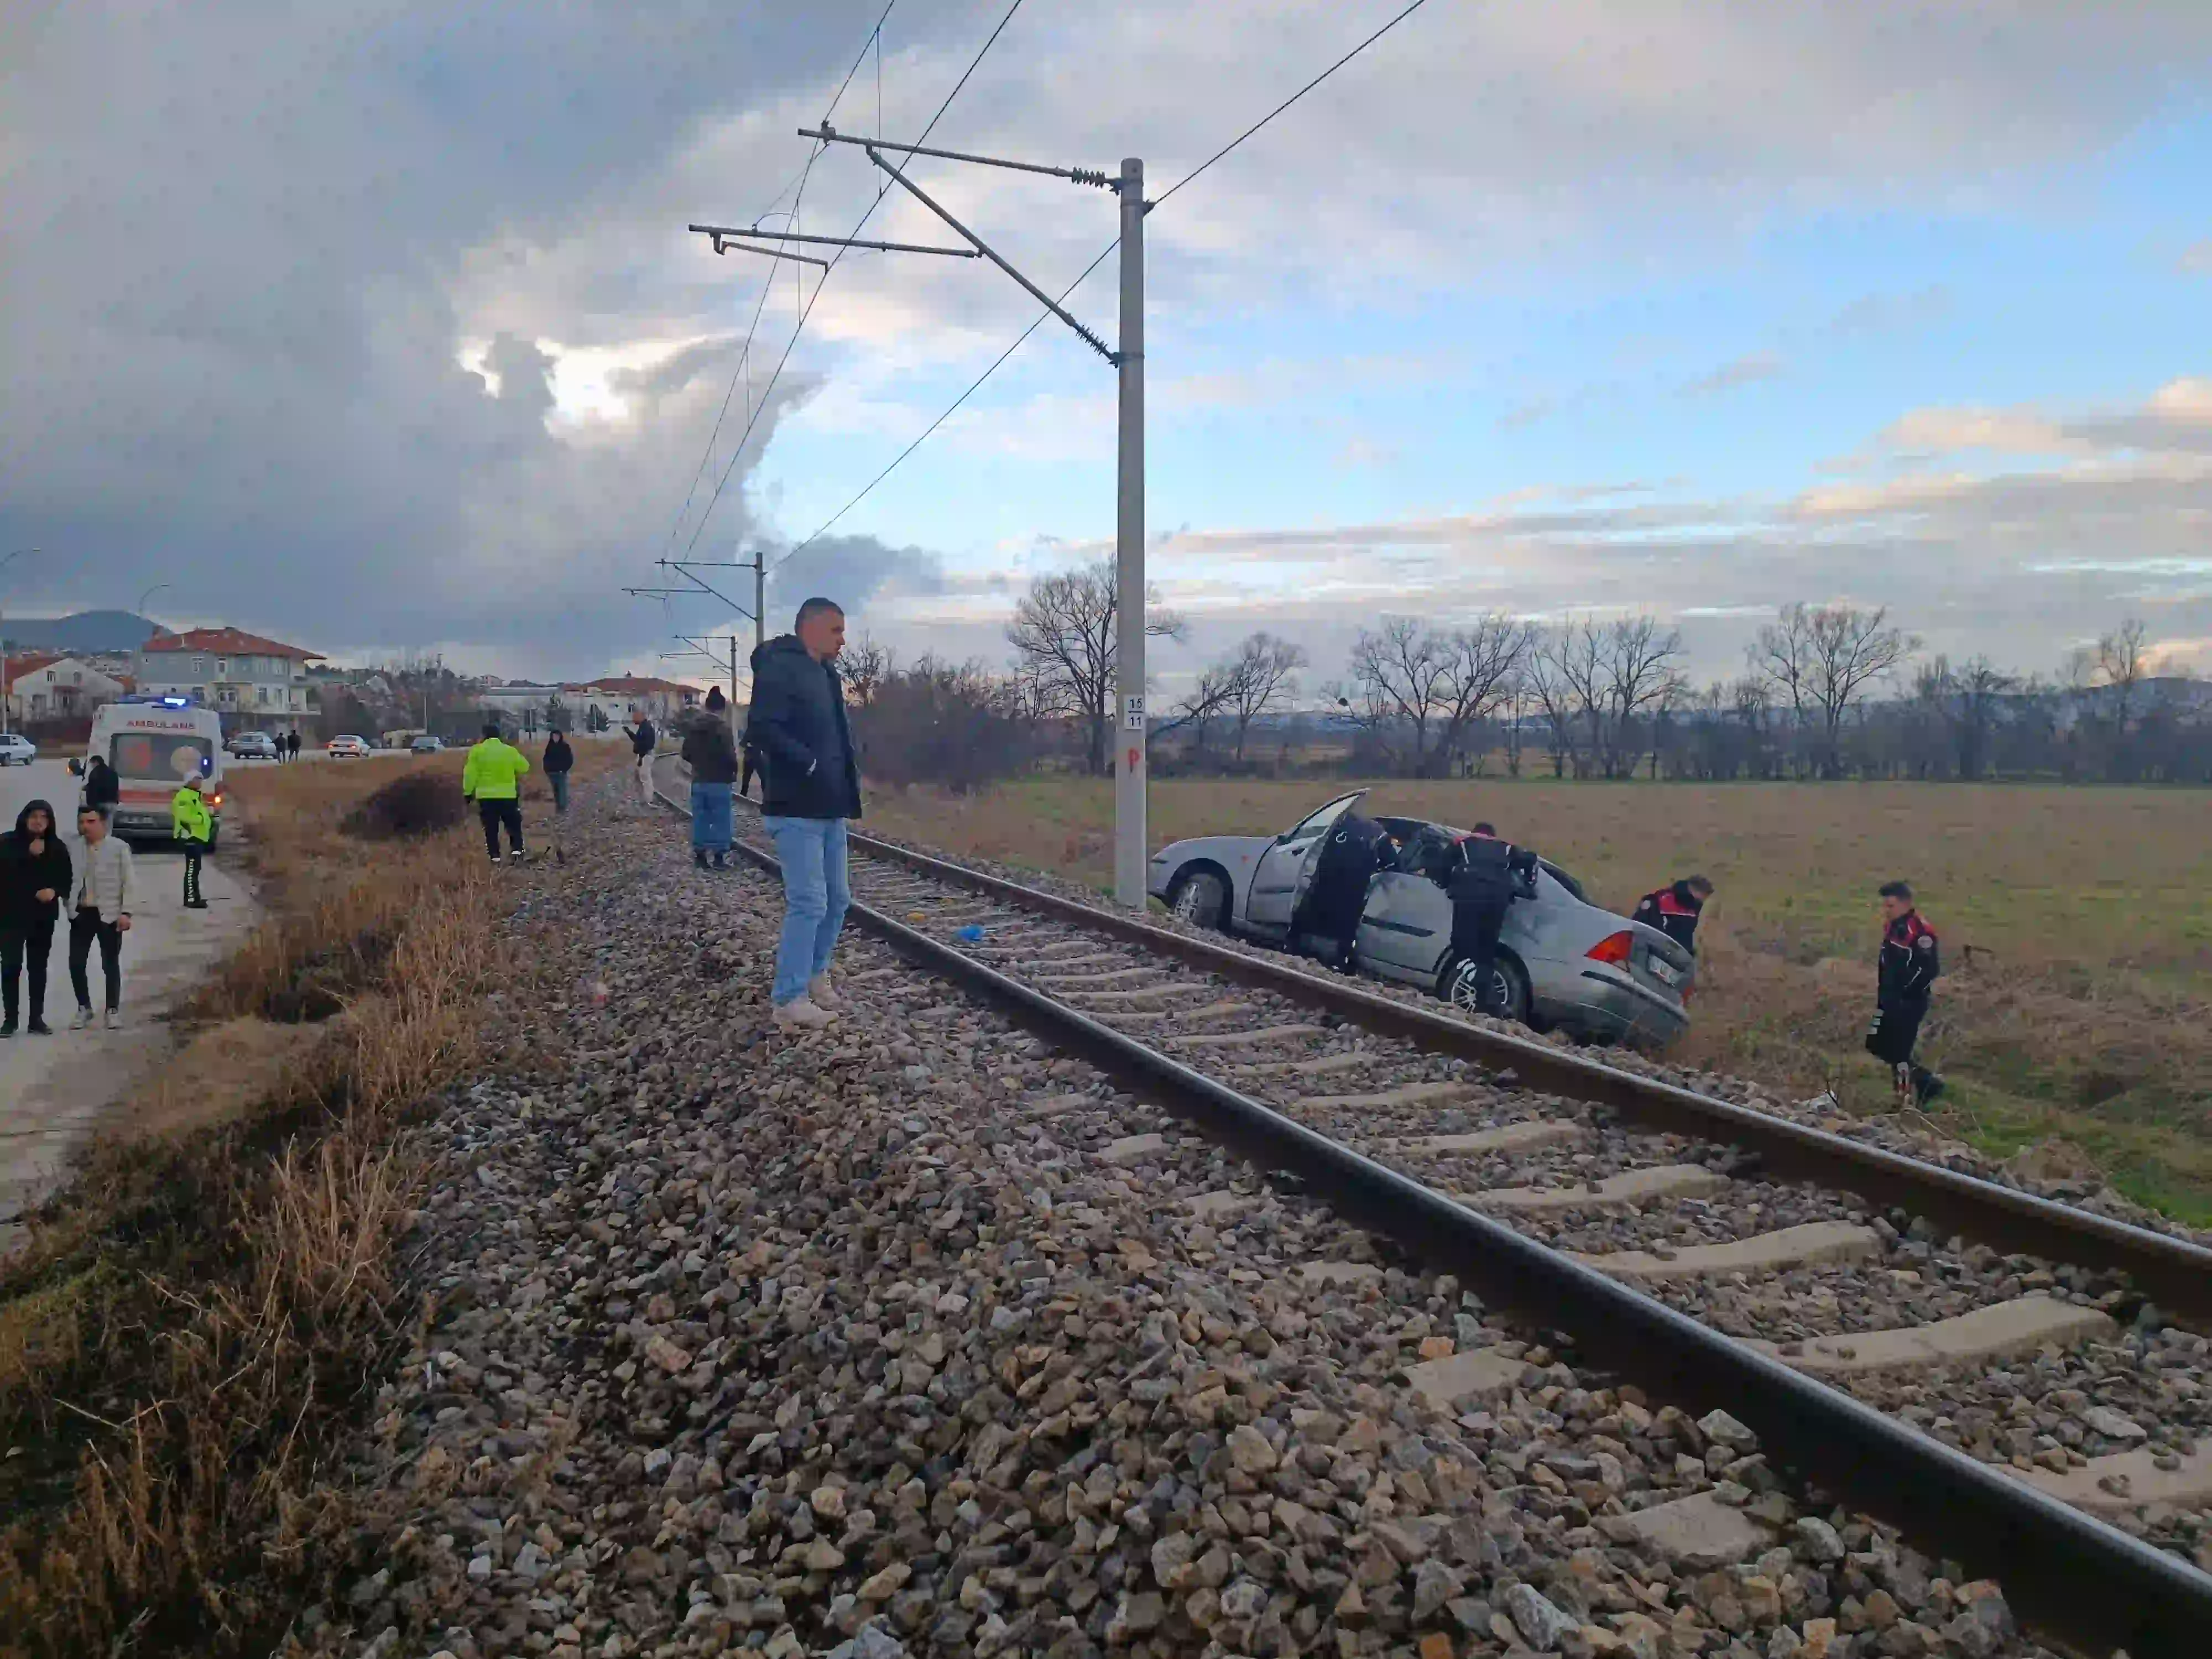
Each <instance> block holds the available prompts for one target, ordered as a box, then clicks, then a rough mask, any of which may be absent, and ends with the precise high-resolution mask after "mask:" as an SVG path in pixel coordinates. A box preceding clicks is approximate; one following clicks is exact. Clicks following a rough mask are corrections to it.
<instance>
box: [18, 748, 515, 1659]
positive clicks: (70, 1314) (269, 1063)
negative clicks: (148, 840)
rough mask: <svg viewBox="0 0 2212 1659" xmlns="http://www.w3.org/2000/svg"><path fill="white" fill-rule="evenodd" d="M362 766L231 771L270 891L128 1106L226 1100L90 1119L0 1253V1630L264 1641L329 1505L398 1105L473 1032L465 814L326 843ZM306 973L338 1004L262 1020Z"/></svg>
mask: <svg viewBox="0 0 2212 1659" xmlns="http://www.w3.org/2000/svg"><path fill="white" fill-rule="evenodd" d="M374 781H375V779H374V775H372V776H370V777H368V778H362V777H361V776H360V773H359V771H358V770H357V769H340V768H337V767H313V768H298V769H283V770H281V771H279V770H276V769H268V770H262V771H258V772H252V773H247V774H246V775H244V776H243V777H242V778H241V779H240V785H239V787H238V788H237V790H236V792H235V794H234V799H238V800H239V802H240V805H241V807H242V808H243V809H244V810H243V811H241V812H240V815H239V816H240V818H241V819H242V820H243V823H241V824H240V828H242V829H245V830H246V852H247V860H248V862H249V864H250V865H251V866H252V867H253V868H254V869H255V871H256V872H257V873H258V874H259V875H260V876H261V877H262V878H263V890H264V896H266V897H267V898H268V899H269V900H270V902H271V905H272V909H273V914H272V915H271V917H270V921H268V922H267V923H266V924H264V927H262V928H261V929H260V930H258V932H257V933H256V934H255V936H254V937H253V938H252V939H251V940H249V941H248V942H247V944H246V946H245V947H244V948H243V949H241V950H240V952H239V953H238V955H237V957H235V958H234V960H233V961H232V962H231V963H228V964H226V968H225V970H224V971H223V972H222V974H221V975H218V976H217V978H216V982H215V983H214V984H213V986H212V987H210V991H209V992H208V993H207V994H206V995H205V996H204V998H203V1000H202V1003H203V1006H202V1009H201V1012H204V1013H206V1014H210V1015H213V1016H216V1017H217V1023H216V1024H212V1025H210V1027H208V1028H207V1029H206V1030H202V1031H200V1032H198V1033H197V1034H196V1035H195V1036H194V1037H193V1038H192V1039H191V1042H190V1043H189V1044H188V1045H187V1047H186V1048H185V1051H184V1054H183V1056H182V1058H183V1062H184V1067H183V1069H182V1070H181V1071H180V1072H179V1073H176V1074H174V1075H173V1079H172V1080H171V1081H170V1083H169V1085H168V1086H167V1089H166V1091H161V1090H157V1091H156V1092H155V1094H154V1095H153V1096H152V1097H149V1100H147V1101H146V1102H143V1103H142V1108H143V1110H144V1112H145V1113H146V1115H147V1117H148V1120H149V1122H150V1123H151V1124H154V1125H159V1124H161V1123H162V1122H164V1121H167V1120H168V1118H170V1117H172V1116H173V1117H176V1118H186V1117H190V1116H191V1112H190V1110H189V1103H190V1102H191V1098H192V1096H193V1092H194V1089H195V1086H196V1085H195V1073H196V1072H197V1070H198V1069H199V1067H200V1066H201V1065H204V1066H205V1067H206V1068H207V1069H208V1070H209V1071H210V1072H211V1073H223V1072H235V1073H237V1074H238V1077H239V1088H240V1091H241V1092H243V1093H246V1094H250V1095H252V1100H251V1102H250V1109H239V1108H240V1107H241V1106H245V1105H246V1104H247V1103H246V1101H243V1100H240V1099H239V1098H236V1097H233V1098H231V1099H230V1101H229V1105H230V1107H231V1108H232V1110H233V1115H230V1116H229V1117H228V1119H227V1120H225V1121H221V1122H217V1123H214V1124H206V1125H204V1126H203V1127H198V1128H197V1129H195V1130H194V1131H193V1132H191V1133H185V1134H182V1135H157V1136H154V1137H152V1138H148V1139H133V1140H108V1141H105V1142H103V1143H101V1144H100V1146H97V1147H95V1148H94V1151H93V1152H92V1153H91V1154H90V1155H89V1157H88V1158H87V1160H86V1162H85V1164H84V1167H83V1169H82V1171H81V1172H80V1174H79V1176H78V1178H77V1180H76V1183H75V1184H74V1186H73V1187H72V1188H70V1190H69V1191H68V1192H66V1193H64V1194H62V1195H61V1196H60V1197H59V1198H58V1199H57V1200H55V1201H54V1202H52V1204H50V1205H49V1206H47V1207H46V1209H45V1211H43V1212H41V1213H40V1214H39V1215H37V1216H35V1217H33V1218H31V1225H30V1236H29V1238H28V1241H27V1244H26V1245H25V1247H24V1248H23V1249H21V1250H20V1251H19V1252H18V1253H17V1254H16V1255H14V1256H13V1257H11V1258H9V1261H7V1263H6V1264H5V1265H4V1267H0V1444H8V1445H10V1446H14V1447H18V1448H21V1449H23V1451H24V1453H25V1455H20V1456H17V1457H13V1458H9V1459H8V1460H7V1461H6V1462H0V1513H4V1514H6V1515H7V1516H9V1523H8V1524H7V1526H6V1527H5V1529H4V1530H0V1632H4V1634H0V1652H6V1653H10V1654H15V1653H21V1654H26V1655H30V1654H38V1655H49V1654H51V1655H62V1654H79V1653H86V1652H94V1651H116V1650H122V1649H124V1648H126V1647H127V1648H128V1649H130V1650H132V1651H135V1652H164V1651H166V1652H175V1653H192V1654H206V1653H222V1652H240V1651H246V1650H251V1649H256V1648H261V1649H265V1648H266V1647H267V1646H268V1645H269V1644H270V1640H271V1638H272V1635H273V1633H274V1632H275V1631H276V1628H277V1626H278V1623H279V1621H281V1619H282V1617H283V1613H284V1612H285V1610H286V1609H287V1608H288V1607H289V1606H291V1605H293V1604H294V1603H295V1601H296V1599H297V1598H298V1595H300V1594H301V1592H302V1591H303V1590H306V1589H310V1588H312V1587H310V1586H307V1585H306V1584H303V1583H301V1579H300V1575H301V1574H302V1573H305V1572H306V1571H307V1570H308V1563H309V1562H310V1561H311V1560H313V1559H317V1558H316V1556H315V1553H314V1552H313V1551H312V1550H310V1548H309V1545H310V1544H312V1543H313V1541H316V1540H317V1539H319V1538H321V1537H324V1536H326V1535H329V1534H331V1532H333V1531H334V1529H335V1528H337V1527H338V1526H339V1524H340V1523H341V1521H342V1518H343V1517H342V1516H340V1515H339V1513H338V1512H337V1510H336V1508H335V1506H334V1502H333V1500H332V1499H331V1498H329V1496H328V1495H327V1494H326V1493H325V1492H324V1491H323V1490H322V1488H321V1486H320V1472H321V1468H322V1459H323V1456H324V1455H325V1449H326V1448H327V1446H328V1444H329V1443H330V1440H331V1437H332V1436H333V1435H334V1434H336V1433H337V1432H340V1431H343V1430H344V1429H345V1428H347V1427H348V1426H349V1425H351V1424H353V1423H354V1422H356V1420H357V1419H358V1417H359V1415H360V1413H361V1410H362V1407H363V1405H364V1403H365V1401H366V1397H367V1393H366V1391H367V1389H368V1386H369V1384H368V1381H367V1380H366V1379H368V1378H369V1377H371V1376H374V1374H375V1372H376V1370H377V1369H378V1360H379V1358H380V1354H381V1353H382V1352H383V1351H384V1350H385V1348H386V1345H387V1344H388V1343H390V1342H392V1341H393V1340H402V1339H401V1336H400V1327H401V1326H402V1325H403V1324H404V1322H405V1317H406V1315H407V1313H408V1311H409V1310H406V1309H404V1308H403V1307H402V1306H401V1305H400V1298H399V1292H398V1290H397V1288H396V1286H397V1274H396V1271H395V1267H394V1262H393V1243H394V1241H395V1239H396V1238H397V1237H398V1234H399V1232H400V1231H401V1230H402V1229H404V1227H405V1226H406V1225H408V1223H409V1221H410V1218H411V1212H412V1206H413V1204H414V1199H415V1194H416V1188H417V1184H418V1182H419V1181H420V1179H421V1173H422V1163H421V1160H420V1158H419V1157H418V1155H417V1152H416V1149H415V1148H414V1147H413V1146H411V1145H410V1140H409V1138H408V1136H407V1135H406V1134H405V1133H404V1126H405V1124H406V1122H407V1121H408V1118H409V1115H410V1113H411V1112H413V1111H414V1110H416V1109H418V1108H419V1107H420V1106H421V1104H422V1103H423V1102H424V1101H425V1100H426V1099H427V1098H428V1097H429V1096H430V1095H431V1094H432V1093H433V1092H434V1091H435V1090H436V1089H438V1088H439V1087H440V1086H441V1085H443V1084H444V1083H446V1082H447V1081H448V1080H450V1079H452V1078H453V1076H454V1075H455V1074H456V1073H458V1072H459V1069H460V1068H461V1067H463V1066H465V1064H466V1063H467V1062H468V1061H469V1060H470V1058H471V1055H472V1054H473V1052H474V1044H475V1041H476V1036H477V1024H478V1020H479V1017H480V1000H481V998H482V995H483V991H484V989H485V988H486V987H488V986H489V984H491V983H492V982H493V981H494V979H495V975H496V973H497V971H498V967H499V957H498V946H497V944H496V939H497V930H496V927H495V910H494V903H495V896H494V889H493V887H492V885H491V883H490V882H489V879H488V872H486V871H484V870H483V868H482V867H481V866H480V861H479V860H475V859H472V858H469V857H466V856H465V854H466V851H467V841H466V838H465V836H463V835H462V834H460V833H459V832H457V831H449V832H445V833H442V834H438V835H434V836H430V837H428V838H427V839H424V840H420V841H410V842H397V841H395V842H387V843H380V844H378V845H376V846H374V847H373V848H369V849H367V850H363V849H362V848H360V847H359V846H358V845H357V844H356V845H352V846H349V845H347V844H346V843H344V842H342V841H341V840H340V839H339V835H340V829H339V826H340V824H341V823H343V819H344V817H345V816H346V814H347V812H348V811H349V810H350V807H351V806H352V805H354V804H355V802H356V801H357V800H358V798H359V795H360V793H361V790H362V787H363V786H364V785H365V784H368V783H373V782H374ZM447 787H448V788H451V787H453V784H452V781H451V780H448V781H447ZM349 793H350V795H351V797H352V799H348V797H349ZM303 985H313V986H317V987H321V988H322V989H323V991H324V992H325V993H327V994H329V995H331V996H333V997H337V999H338V1000H341V1001H342V1002H343V1006H344V1009H345V1012H344V1017H343V1018H338V1019H333V1020H331V1021H329V1022H327V1023H325V1024H320V1025H319V1026H313V1027H300V1026H295V1027H292V1028H290V1029H289V1030H272V1029H271V1028H270V1026H269V1025H268V1024H267V1023H266V1016H268V1015H269V1014H270V1013H271V1012H281V1011H282V1010H283V1007H284V1006H286V1002H285V999H286V998H287V997H288V996H293V997H297V996H299V995H300V994H301V987H302V986H303Z"/></svg>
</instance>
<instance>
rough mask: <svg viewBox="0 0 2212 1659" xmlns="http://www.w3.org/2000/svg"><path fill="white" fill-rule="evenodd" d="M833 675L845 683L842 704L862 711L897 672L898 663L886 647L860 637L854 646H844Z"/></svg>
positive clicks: (869, 638) (870, 638)
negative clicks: (842, 679) (843, 702)
mask: <svg viewBox="0 0 2212 1659" xmlns="http://www.w3.org/2000/svg"><path fill="white" fill-rule="evenodd" d="M837 671H838V673H839V674H840V675H842V677H843V678H844V681H845V700H846V701H847V702H850V703H854V704H855V705H857V706H858V707H860V708H867V707H868V706H869V705H870V704H871V703H872V702H875V700H876V694H877V693H878V692H879V691H881V690H883V688H884V681H885V680H888V679H889V678H890V677H891V676H892V675H893V674H895V673H896V672H897V671H898V659H897V658H896V656H895V655H893V654H892V652H891V648H890V647H889V646H887V645H878V644H877V643H876V641H874V640H873V639H872V637H870V636H869V635H866V634H863V635H860V642H859V643H858V644H856V645H848V646H847V647H845V649H844V651H843V653H842V654H841V655H840V656H839V657H838V659H837Z"/></svg>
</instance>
